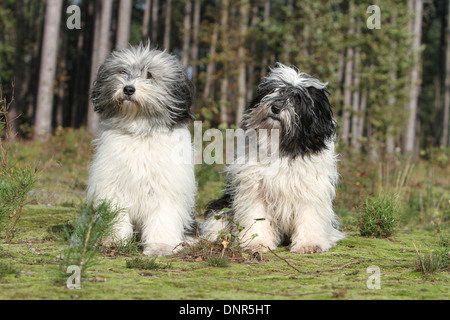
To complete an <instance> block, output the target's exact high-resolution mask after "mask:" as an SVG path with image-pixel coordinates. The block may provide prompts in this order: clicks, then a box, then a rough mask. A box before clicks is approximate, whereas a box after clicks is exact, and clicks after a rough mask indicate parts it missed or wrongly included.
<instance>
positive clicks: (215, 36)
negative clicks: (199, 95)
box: [203, 23, 219, 104]
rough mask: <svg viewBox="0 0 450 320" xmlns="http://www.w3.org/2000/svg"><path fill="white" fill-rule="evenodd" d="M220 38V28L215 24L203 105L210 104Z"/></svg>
mask: <svg viewBox="0 0 450 320" xmlns="http://www.w3.org/2000/svg"><path fill="white" fill-rule="evenodd" d="M218 38H219V26H218V25H217V23H215V24H214V28H213V33H212V36H211V44H210V47H209V59H208V65H207V66H206V81H205V89H204V91H203V103H205V104H208V99H209V95H210V92H211V85H212V80H213V79H212V78H213V74H214V70H215V66H216V62H215V58H216V47H217V40H218Z"/></svg>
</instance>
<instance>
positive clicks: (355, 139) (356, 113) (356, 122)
mask: <svg viewBox="0 0 450 320" xmlns="http://www.w3.org/2000/svg"><path fill="white" fill-rule="evenodd" d="M355 30H356V32H355V33H356V35H357V37H359V36H360V32H361V25H360V23H359V21H356V27H355ZM353 58H354V60H353V69H354V76H353V94H352V104H353V114H352V141H351V143H352V148H353V152H354V153H356V152H358V151H360V148H361V137H359V136H358V132H359V130H358V128H359V126H360V123H361V122H362V121H363V118H362V116H361V114H360V110H359V107H360V101H359V89H360V88H359V84H360V74H359V64H360V49H359V48H355V54H354V57H353Z"/></svg>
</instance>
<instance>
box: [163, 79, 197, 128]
mask: <svg viewBox="0 0 450 320" xmlns="http://www.w3.org/2000/svg"><path fill="white" fill-rule="evenodd" d="M175 86H176V87H175V88H174V90H172V92H173V95H174V101H177V102H178V103H176V104H175V105H174V106H173V107H169V108H171V115H172V119H173V120H175V121H176V122H183V121H190V120H194V115H193V114H192V111H191V108H192V106H193V104H194V103H195V87H194V84H193V82H192V81H191V80H189V79H188V77H187V76H186V75H185V76H184V79H180V81H179V82H177V83H176V84H175Z"/></svg>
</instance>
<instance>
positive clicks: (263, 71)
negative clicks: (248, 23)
mask: <svg viewBox="0 0 450 320" xmlns="http://www.w3.org/2000/svg"><path fill="white" fill-rule="evenodd" d="M263 19H264V20H263V23H264V31H265V32H267V31H268V29H269V23H270V0H265V2H264V18H263ZM267 47H268V45H267V40H264V43H263V55H262V62H261V78H264V77H265V76H266V72H267V64H268V57H267Z"/></svg>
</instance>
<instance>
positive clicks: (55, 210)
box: [0, 205, 450, 300]
mask: <svg viewBox="0 0 450 320" xmlns="http://www.w3.org/2000/svg"><path fill="white" fill-rule="evenodd" d="M75 216H76V210H74V209H70V208H65V207H45V206H36V205H33V206H27V207H26V208H25V209H24V214H23V218H22V219H21V221H20V224H19V225H18V226H17V227H16V230H15V233H14V238H13V239H11V241H10V242H4V241H2V242H0V264H3V265H8V266H9V267H11V268H12V269H14V270H16V272H17V273H15V274H14V273H10V274H2V275H1V277H0V299H177V300H178V299H232V300H234V299H238V300H241V299H243V300H248V299H249V300H254V299H257V300H261V299H263V300H264V299H283V300H286V299H448V298H449V297H450V295H449V288H450V282H449V281H450V276H449V274H448V272H441V273H436V274H434V275H431V276H425V275H423V274H422V273H420V272H417V271H415V262H416V249H415V247H414V244H416V246H421V247H423V248H426V246H427V245H431V244H433V243H435V242H436V238H437V237H438V236H439V234H438V233H437V231H436V230H433V229H430V230H421V229H417V228H416V229H401V230H399V232H398V233H397V234H396V236H395V238H390V239H372V238H364V237H361V236H359V234H358V232H357V230H352V229H350V230H347V237H346V239H345V240H342V241H341V242H340V243H339V245H338V246H336V247H334V248H332V249H331V250H330V251H328V252H325V253H317V254H310V255H297V254H292V253H290V252H289V250H288V248H287V247H280V248H278V249H277V250H276V251H275V252H274V253H271V252H269V253H267V254H264V256H263V259H262V260H261V261H256V260H252V261H250V262H240V263H236V262H235V263H230V264H229V265H228V267H223V268H221V267H211V266H208V264H207V263H206V262H205V261H200V262H196V261H186V260H184V259H181V258H176V257H175V258H174V257H166V258H158V259H157V261H160V262H168V261H170V267H171V268H170V269H161V270H139V269H130V268H126V261H127V260H129V259H131V257H133V256H139V253H137V254H135V255H132V256H130V255H121V254H116V255H115V256H113V257H110V256H108V255H106V254H101V253H100V254H98V255H97V258H96V261H95V265H94V266H92V267H91V268H90V269H89V270H88V271H87V273H86V276H85V278H83V279H82V280H81V287H82V288H81V289H80V290H77V289H75V290H69V289H68V288H67V287H66V280H67V278H68V277H69V274H67V275H66V274H64V273H63V271H62V269H61V267H60V262H61V261H60V255H61V253H62V250H63V248H64V245H65V242H64V241H62V240H55V238H54V237H52V235H51V234H50V232H49V230H51V229H52V228H51V227H55V226H61V225H64V224H66V223H67V221H68V220H71V219H73V218H74V217H75ZM372 265H375V266H378V267H379V268H380V286H381V288H380V289H369V288H368V286H367V281H368V279H369V277H370V276H371V275H372V273H367V268H368V267H369V266H372Z"/></svg>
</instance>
